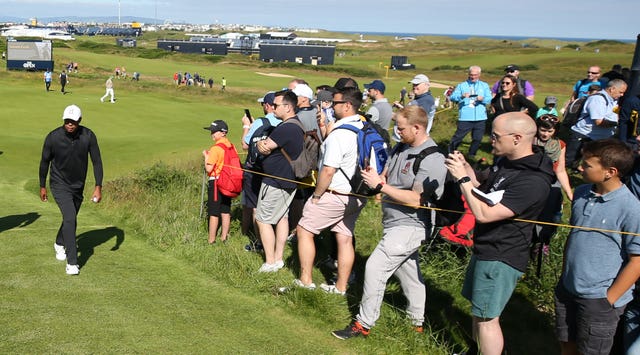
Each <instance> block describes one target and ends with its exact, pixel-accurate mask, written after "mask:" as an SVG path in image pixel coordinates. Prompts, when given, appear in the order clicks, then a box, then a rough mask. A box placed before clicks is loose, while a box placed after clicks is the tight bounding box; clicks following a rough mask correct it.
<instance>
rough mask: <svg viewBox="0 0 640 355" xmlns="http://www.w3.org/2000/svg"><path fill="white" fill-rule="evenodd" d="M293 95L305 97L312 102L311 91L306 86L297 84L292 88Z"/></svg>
mask: <svg viewBox="0 0 640 355" xmlns="http://www.w3.org/2000/svg"><path fill="white" fill-rule="evenodd" d="M293 93H294V94H296V96H298V97H306V98H308V99H309V100H313V90H311V88H310V87H309V85H307V84H298V85H296V87H295V88H293Z"/></svg>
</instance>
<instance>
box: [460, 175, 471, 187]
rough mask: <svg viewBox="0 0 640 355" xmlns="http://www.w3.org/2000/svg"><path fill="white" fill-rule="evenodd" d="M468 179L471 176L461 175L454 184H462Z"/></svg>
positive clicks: (469, 179)
mask: <svg viewBox="0 0 640 355" xmlns="http://www.w3.org/2000/svg"><path fill="white" fill-rule="evenodd" d="M469 181H471V178H470V177H468V176H463V177H461V178H460V179H458V181H456V184H458V185H462V184H464V183H465V182H469Z"/></svg>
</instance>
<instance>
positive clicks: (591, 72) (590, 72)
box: [587, 71, 600, 75]
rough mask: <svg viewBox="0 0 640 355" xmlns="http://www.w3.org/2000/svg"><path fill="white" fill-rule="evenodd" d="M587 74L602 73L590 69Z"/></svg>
mask: <svg viewBox="0 0 640 355" xmlns="http://www.w3.org/2000/svg"><path fill="white" fill-rule="evenodd" d="M587 74H593V75H597V74H600V72H595V71H588V72H587Z"/></svg>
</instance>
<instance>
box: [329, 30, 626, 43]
mask: <svg viewBox="0 0 640 355" xmlns="http://www.w3.org/2000/svg"><path fill="white" fill-rule="evenodd" d="M340 32H344V33H350V34H362V35H365V36H366V35H372V36H391V37H395V36H398V37H418V36H445V37H451V38H453V39H459V40H465V39H469V38H471V37H476V38H477V37H481V38H491V39H499V40H509V41H522V40H525V39H532V38H537V39H555V40H559V41H566V42H593V41H600V40H603V39H608V38H574V37H542V36H508V35H504V36H492V35H466V34H443V33H399V32H358V31H340ZM613 41H620V42H623V43H635V42H636V40H635V39H613Z"/></svg>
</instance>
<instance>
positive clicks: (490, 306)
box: [462, 255, 523, 319]
mask: <svg viewBox="0 0 640 355" xmlns="http://www.w3.org/2000/svg"><path fill="white" fill-rule="evenodd" d="M522 274H523V273H522V272H520V271H518V270H516V269H514V268H512V267H511V266H509V265H507V264H505V263H503V262H501V261H486V260H478V259H477V258H476V256H475V255H472V256H471V262H469V266H468V267H467V273H466V275H465V278H464V285H463V286H462V296H464V297H465V298H466V299H468V300H469V301H471V314H473V315H474V316H476V317H478V318H486V319H491V318H496V317H499V316H500V314H502V311H503V310H504V307H505V306H506V305H507V302H509V299H510V298H511V295H512V294H513V290H515V288H516V283H517V282H518V279H519V278H520V277H521V276H522Z"/></svg>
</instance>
